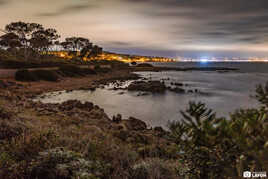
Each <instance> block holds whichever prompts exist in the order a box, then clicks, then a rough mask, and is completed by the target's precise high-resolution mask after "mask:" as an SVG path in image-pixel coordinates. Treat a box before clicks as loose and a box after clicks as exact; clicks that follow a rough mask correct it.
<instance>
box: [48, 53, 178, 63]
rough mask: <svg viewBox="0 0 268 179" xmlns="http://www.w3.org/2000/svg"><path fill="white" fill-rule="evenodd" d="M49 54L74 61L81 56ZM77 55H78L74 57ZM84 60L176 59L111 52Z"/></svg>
mask: <svg viewBox="0 0 268 179" xmlns="http://www.w3.org/2000/svg"><path fill="white" fill-rule="evenodd" d="M49 54H53V55H56V56H58V57H62V58H66V59H72V58H75V57H76V56H79V55H80V53H79V52H75V53H74V52H72V53H70V52H68V51H52V52H49ZM74 54H76V55H74ZM83 60H85V61H88V60H118V61H122V62H127V63H130V62H174V61H175V60H174V59H171V58H166V57H150V56H139V55H127V54H117V53H111V52H103V53H102V54H101V55H98V56H97V57H89V58H83Z"/></svg>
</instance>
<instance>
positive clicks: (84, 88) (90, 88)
mask: <svg viewBox="0 0 268 179" xmlns="http://www.w3.org/2000/svg"><path fill="white" fill-rule="evenodd" d="M79 90H85V91H86V90H89V91H95V90H96V87H95V86H91V87H80V88H79Z"/></svg>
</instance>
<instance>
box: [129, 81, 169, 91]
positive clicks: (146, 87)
mask: <svg viewBox="0 0 268 179" xmlns="http://www.w3.org/2000/svg"><path fill="white" fill-rule="evenodd" d="M127 89H128V90H129V91H147V92H152V93H163V92H165V91H166V89H167V88H166V86H165V84H164V83H161V82H160V81H148V82H146V81H134V82H132V83H131V84H130V85H129V86H128V88H127Z"/></svg>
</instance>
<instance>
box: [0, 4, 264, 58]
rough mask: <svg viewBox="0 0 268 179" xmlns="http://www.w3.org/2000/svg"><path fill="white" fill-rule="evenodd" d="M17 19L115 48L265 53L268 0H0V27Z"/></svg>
mask: <svg viewBox="0 0 268 179" xmlns="http://www.w3.org/2000/svg"><path fill="white" fill-rule="evenodd" d="M19 20H21V21H25V22H38V23H41V24H44V25H45V26H46V27H53V28H56V29H57V30H58V31H59V32H60V34H61V35H62V37H67V36H82V37H87V38H89V39H91V40H92V41H93V42H95V43H97V44H99V45H101V46H103V47H104V49H105V50H110V51H116V52H126V53H139V54H144V55H161V56H172V57H176V56H187V57H200V58H201V57H204V56H206V57H210V56H240V57H247V56H268V0H0V27H1V28H4V26H5V25H6V24H8V23H10V22H14V21H19Z"/></svg>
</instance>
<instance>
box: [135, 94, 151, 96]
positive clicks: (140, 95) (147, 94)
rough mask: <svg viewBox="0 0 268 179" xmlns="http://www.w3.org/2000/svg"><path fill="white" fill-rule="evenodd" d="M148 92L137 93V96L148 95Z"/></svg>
mask: <svg viewBox="0 0 268 179" xmlns="http://www.w3.org/2000/svg"><path fill="white" fill-rule="evenodd" d="M148 95H150V93H138V94H137V96H148Z"/></svg>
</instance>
